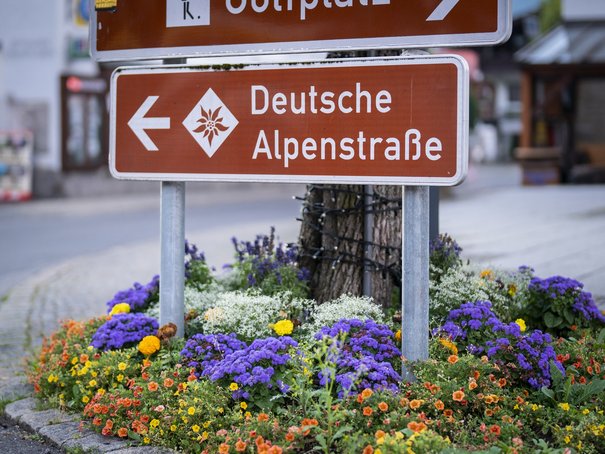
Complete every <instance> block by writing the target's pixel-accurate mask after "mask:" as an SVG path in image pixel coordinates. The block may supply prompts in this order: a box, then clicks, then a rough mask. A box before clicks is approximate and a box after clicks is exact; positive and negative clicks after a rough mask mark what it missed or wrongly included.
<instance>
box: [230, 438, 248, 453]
mask: <svg viewBox="0 0 605 454" xmlns="http://www.w3.org/2000/svg"><path fill="white" fill-rule="evenodd" d="M246 446H248V445H247V443H246V442H245V441H242V439H241V438H240V439H238V440H237V443H235V450H236V451H237V452H244V451H245V450H246ZM227 452H228V451H227Z"/></svg>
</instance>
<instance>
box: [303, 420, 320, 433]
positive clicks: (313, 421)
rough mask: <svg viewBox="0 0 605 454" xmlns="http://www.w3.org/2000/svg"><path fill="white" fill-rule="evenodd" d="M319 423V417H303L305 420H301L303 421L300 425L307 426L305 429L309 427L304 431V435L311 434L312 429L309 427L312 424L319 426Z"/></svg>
mask: <svg viewBox="0 0 605 454" xmlns="http://www.w3.org/2000/svg"><path fill="white" fill-rule="evenodd" d="M318 424H319V423H318V422H317V419H309V418H305V419H303V420H302V421H301V423H300V427H301V428H305V429H307V430H305V431H304V432H303V435H304V436H307V435H309V433H310V432H311V431H310V430H309V428H310V427H311V426H317V425H318Z"/></svg>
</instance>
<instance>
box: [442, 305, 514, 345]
mask: <svg viewBox="0 0 605 454" xmlns="http://www.w3.org/2000/svg"><path fill="white" fill-rule="evenodd" d="M515 325H516V324H515ZM501 326H502V322H501V321H500V319H499V318H498V316H497V315H496V314H495V313H494V312H493V311H492V303H491V302H489V301H475V302H468V303H464V304H462V305H461V306H460V307H459V308H458V309H454V310H452V311H450V313H449V314H448V316H447V320H446V322H445V323H444V324H443V325H442V326H441V327H440V328H438V329H436V330H435V331H434V332H433V334H443V335H445V336H447V337H449V338H451V339H452V340H456V341H457V342H461V343H462V344H465V345H466V347H467V350H468V351H469V352H471V353H473V354H479V353H482V352H483V351H484V349H483V347H481V346H480V343H481V342H483V341H484V340H485V339H486V335H487V336H488V338H489V334H488V333H489V332H494V331H495V330H496V329H497V328H500V327H501Z"/></svg>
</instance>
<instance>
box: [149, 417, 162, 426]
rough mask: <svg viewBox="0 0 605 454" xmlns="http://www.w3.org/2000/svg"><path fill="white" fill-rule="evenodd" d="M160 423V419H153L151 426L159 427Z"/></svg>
mask: <svg viewBox="0 0 605 454" xmlns="http://www.w3.org/2000/svg"><path fill="white" fill-rule="evenodd" d="M159 425H160V421H159V420H158V419H152V420H151V422H150V423H149V426H150V427H157V426H159Z"/></svg>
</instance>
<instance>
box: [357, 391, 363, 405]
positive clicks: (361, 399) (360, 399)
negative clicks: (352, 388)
mask: <svg viewBox="0 0 605 454" xmlns="http://www.w3.org/2000/svg"><path fill="white" fill-rule="evenodd" d="M357 403H358V404H361V403H363V396H362V395H361V393H360V394H357Z"/></svg>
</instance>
